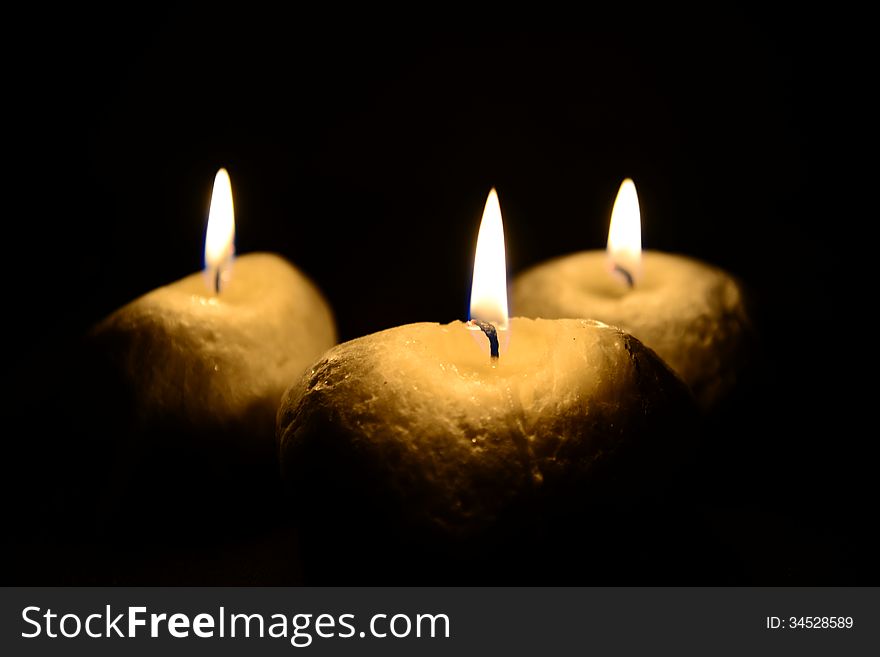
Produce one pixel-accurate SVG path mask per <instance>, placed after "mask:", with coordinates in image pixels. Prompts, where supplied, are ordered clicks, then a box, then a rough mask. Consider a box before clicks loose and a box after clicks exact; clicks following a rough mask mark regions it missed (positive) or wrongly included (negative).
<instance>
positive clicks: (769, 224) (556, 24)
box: [2, 4, 878, 585]
mask: <svg viewBox="0 0 880 657" xmlns="http://www.w3.org/2000/svg"><path fill="white" fill-rule="evenodd" d="M542 7H543V8H542V9H540V10H538V9H537V8H530V9H529V10H528V11H527V12H522V13H519V14H517V13H516V12H513V13H511V10H510V8H505V9H503V10H502V9H492V10H490V9H489V8H486V7H477V6H470V7H468V8H467V9H460V8H453V7H452V6H447V5H443V6H440V5H437V6H430V7H428V6H425V7H421V8H419V9H418V10H416V9H415V8H411V9H407V10H400V11H398V10H394V11H392V10H390V9H388V10H385V9H380V8H375V7H371V8H369V9H368V10H366V9H361V10H360V11H359V12H356V13H352V12H350V11H347V10H343V9H342V8H327V9H326V10H316V9H313V8H312V9H308V10H306V9H291V10H289V11H288V12H285V13H278V12H277V11H271V10H268V9H263V8H260V7H259V6H257V5H251V4H248V5H247V7H245V6H244V5H242V6H238V7H220V6H216V5H214V6H210V7H197V6H190V5H185V6H177V7H166V6H162V5H157V4H151V5H150V7H149V8H146V7H144V8H142V9H140V10H137V9H132V8H130V9H127V10H126V11H125V12H122V13H120V12H118V11H117V12H114V11H109V12H104V11H99V10H96V9H82V8H77V9H76V10H70V9H67V10H64V11H58V10H52V11H48V10H47V11H45V12H40V13H36V12H35V13H33V14H16V15H9V16H8V17H7V21H6V31H7V32H8V38H7V39H6V40H5V45H4V50H5V51H6V52H4V64H3V69H4V82H3V84H4V94H3V98H4V100H3V104H4V107H5V110H6V113H7V119H6V120H5V126H4V130H3V132H4V135H5V140H4V141H5V149H4V150H5V154H4V159H5V161H6V166H5V169H6V174H5V176H4V185H3V190H4V199H3V207H4V208H5V210H4V213H3V214H4V221H3V223H2V225H3V230H4V244H5V245H6V249H5V251H6V253H5V261H4V264H3V282H4V283H5V285H4V301H5V303H4V311H3V319H4V322H3V323H4V326H5V329H6V330H5V331H4V333H5V337H4V340H5V342H6V344H7V345H8V347H9V348H8V349H7V354H6V358H5V364H4V368H3V375H4V379H3V380H4V393H3V397H4V402H5V403H6V404H8V406H7V409H6V410H5V411H4V413H5V416H6V418H7V422H8V424H7V429H6V430H5V431H4V439H3V440H4V443H5V445H6V450H5V454H4V458H3V461H2V463H3V465H2V467H3V469H4V481H5V484H6V485H7V486H8V491H7V492H6V496H5V504H6V507H7V511H8V513H7V517H8V520H7V523H6V525H7V528H8V531H7V532H5V533H6V537H7V538H6V541H7V547H8V548H11V555H12V556H11V557H9V558H8V559H7V564H6V565H7V566H9V572H8V574H7V576H6V579H7V580H9V581H11V582H14V583H22V584H69V583H123V584H125V583H146V584H150V583H166V584H168V583H171V584H174V583H205V582H207V583H224V584H236V583H258V584H267V583H268V584H272V583H291V582H293V583H296V582H297V581H298V577H299V575H298V573H297V571H296V568H295V567H292V566H289V565H287V564H286V561H285V555H286V554H288V551H289V550H294V548H291V547H290V545H291V541H293V542H295V539H294V538H291V537H290V536H289V535H288V534H285V533H284V532H283V531H282V532H280V533H277V532H276V533H273V532H269V533H268V535H267V536H261V537H258V538H256V539H253V540H251V541H250V542H244V543H241V542H239V543H235V545H234V546H233V547H232V548H228V549H227V548H223V547H217V546H216V545H214V544H212V545H208V546H205V545H203V546H198V545H196V546H195V547H187V548H186V549H182V553H181V554H183V556H181V554H174V555H173V556H169V554H170V553H173V552H174V550H171V551H170V552H168V551H166V552H156V553H150V552H149V551H145V552H142V553H138V554H137V555H136V556H134V557H132V556H130V554H129V553H128V552H125V554H122V556H120V555H121V553H120V552H119V551H117V550H116V549H115V548H110V547H108V546H107V544H106V542H105V541H102V540H101V538H100V536H98V535H96V534H94V533H93V532H92V530H91V529H90V528H91V524H90V523H91V520H90V519H88V518H85V517H84V516H85V515H87V513H90V512H91V511H89V512H86V511H85V510H83V509H79V508H77V506H76V504H77V499H78V498H77V496H76V489H77V468H78V467H79V464H78V463H77V462H76V459H75V458H71V454H74V455H75V449H74V450H72V449H71V446H70V441H75V440H76V432H75V431H74V430H72V428H71V427H70V426H69V421H68V417H67V415H66V411H65V400H66V399H67V398H68V397H69V395H70V394H71V391H72V390H74V389H75V388H76V387H77V385H78V372H77V371H76V368H75V366H73V365H72V364H71V362H70V360H69V358H68V356H69V353H70V351H71V350H73V349H75V345H76V344H77V341H78V340H79V339H80V336H81V335H82V333H83V332H84V331H85V330H87V329H88V327H89V326H91V325H92V324H94V323H95V322H96V321H97V320H99V319H100V318H101V317H103V316H104V315H106V314H107V313H109V312H110V311H112V310H113V309H114V308H116V307H118V306H120V305H122V304H123V303H125V302H127V301H129V300H131V299H133V298H135V297H136V296H138V295H140V294H142V293H144V292H146V291H148V290H150V289H152V288H155V287H157V286H159V285H161V284H164V283H168V282H171V281H173V280H176V279H178V278H180V277H182V276H184V275H187V274H189V273H191V272H193V271H195V270H197V269H198V268H199V267H200V266H201V257H202V256H201V249H202V239H203V232H204V222H205V219H206V213H207V207H208V200H209V197H210V190H211V184H212V180H213V176H214V173H215V172H216V170H217V168H219V167H221V166H225V167H227V169H228V170H229V172H230V175H231V178H232V184H233V192H234V196H235V204H236V223H237V239H236V242H237V250H238V252H240V253H246V252H251V251H256V250H268V251H274V252H278V253H280V254H282V255H284V256H286V257H287V258H289V259H290V260H291V261H292V262H294V263H295V264H296V265H297V266H298V267H300V268H301V269H302V270H304V271H305V272H306V273H308V274H309V275H310V276H311V277H312V278H313V280H314V281H315V282H316V283H317V284H318V286H319V287H320V288H321V289H322V290H323V291H324V293H325V295H326V297H327V299H328V300H329V302H330V304H331V305H332V307H333V310H334V313H335V315H336V318H337V322H338V327H339V331H340V336H341V339H350V338H354V337H357V336H360V335H364V334H367V333H370V332H373V331H376V330H380V329H384V328H388V327H391V326H395V325H398V324H403V323H407V322H413V321H439V322H448V321H451V320H454V319H463V318H465V317H466V303H467V295H468V291H469V284H470V274H471V260H472V256H473V246H474V242H475V237H476V231H477V226H478V221H479V217H480V214H481V211H482V207H483V203H484V201H485V197H486V194H487V192H488V190H489V188H490V187H492V186H496V187H497V189H498V192H499V195H500V198H501V205H502V211H503V213H504V220H505V230H506V238H507V247H508V267H509V270H510V273H511V275H513V274H515V273H517V272H518V271H521V270H522V269H524V268H526V267H527V266H529V265H531V264H534V263H537V262H540V261H542V260H544V259H547V258H550V257H554V256H557V255H561V254H564V253H568V252H571V251H576V250H581V249H591V248H601V247H602V246H603V245H604V241H605V234H606V231H607V221H608V217H609V213H610V209H611V205H612V203H613V200H614V195H615V193H616V191H617V187H618V185H619V184H620V181H621V180H622V178H623V177H626V176H630V177H632V178H634V180H635V181H636V184H637V185H638V190H639V195H640V200H641V206H642V213H643V243H644V244H645V246H646V247H648V248H653V249H659V250H665V251H674V252H680V253H685V254H688V255H691V256H694V257H697V258H701V259H703V260H706V261H708V262H711V263H714V264H716V265H719V266H722V267H724V268H725V269H727V270H728V271H730V272H731V273H733V274H735V275H736V276H738V277H740V278H741V280H742V281H743V283H744V284H745V286H746V288H747V289H748V290H749V291H750V294H751V297H752V300H753V302H754V307H755V316H756V322H757V326H758V327H759V329H760V334H761V336H762V344H761V352H760V356H759V358H758V361H757V366H756V368H755V370H754V375H753V378H752V379H751V380H750V381H749V387H748V389H747V390H743V391H740V392H741V399H739V400H738V402H737V403H739V404H740V405H739V406H737V407H735V408H734V409H732V410H729V411H728V413H727V414H726V415H724V416H723V417H721V418H718V419H716V421H715V425H714V428H713V431H714V433H712V432H710V435H709V436H708V440H707V441H706V444H705V445H704V447H703V450H702V451H701V453H700V457H699V461H698V463H697V465H696V467H695V469H694V472H693V473H692V475H691V477H690V478H689V479H688V480H687V481H688V486H689V487H690V489H689V490H690V493H689V495H690V500H691V502H692V513H691V515H689V516H688V517H689V518H690V519H691V520H690V523H689V526H688V529H687V532H688V536H689V537H695V539H696V540H697V544H696V547H695V546H694V544H693V542H691V541H690V540H688V542H689V544H690V547H691V549H692V550H693V551H694V556H693V562H694V563H695V564H696V566H695V567H694V568H692V569H689V570H687V571H686V572H685V575H684V576H683V578H684V579H686V580H687V581H679V580H678V579H676V577H677V576H678V573H679V572H680V571H678V570H675V571H669V572H665V571H663V569H662V567H661V568H659V569H658V570H657V572H656V576H654V577H647V578H646V577H644V573H642V574H641V575H640V577H641V579H638V580H637V581H630V580H631V579H632V578H631V577H629V576H628V575H627V573H626V571H625V570H618V571H612V573H611V574H609V575H608V576H607V577H605V579H604V580H603V581H602V582H601V583H606V584H641V583H649V584H652V583H663V584H679V583H681V584H730V583H733V584H770V585H775V584H796V585H800V584H856V585H864V584H877V581H878V580H877V576H876V569H875V566H874V563H873V557H871V556H870V555H872V554H874V552H873V550H874V547H875V546H874V542H873V539H874V535H873V534H874V531H875V528H874V526H875V524H876V508H875V490H874V484H873V482H872V473H871V470H872V468H871V458H870V457H871V451H872V449H869V447H870V446H871V442H872V441H873V440H875V434H876V430H875V429H873V428H871V426H870V425H869V424H866V423H865V422H866V418H867V417H868V414H867V413H865V409H867V408H870V406H869V404H870V403H871V400H870V398H871V395H872V392H873V387H872V386H871V385H870V384H864V383H862V380H861V379H860V378H859V374H860V373H862V375H864V374H865V372H868V373H867V377H868V379H869V380H870V377H871V375H870V373H869V372H870V365H869V364H868V363H869V359H870V358H871V351H872V348H871V344H872V340H871V336H870V332H871V330H872V329H873V326H872V325H871V324H870V323H869V322H868V317H867V313H866V309H867V308H868V307H870V305H871V304H872V303H873V301H872V297H871V296H870V295H868V294H864V293H863V292H862V290H861V288H862V287H863V284H864V282H865V278H866V273H865V271H864V270H865V269H867V267H866V264H867V263H868V262H869V260H868V259H866V258H865V257H864V256H862V255H860V253H861V250H860V249H859V248H858V246H857V245H858V244H863V243H865V242H866V240H867V237H866V236H863V234H862V233H861V232H860V231H862V230H864V229H865V227H866V226H867V225H869V224H870V223H872V222H871V221H870V216H871V215H870V212H871V210H872V209H873V208H872V207H871V200H870V192H869V191H868V189H865V188H864V187H862V185H863V184H864V182H865V180H866V176H864V173H863V171H865V169H864V168H863V165H862V162H863V160H864V158H865V157H866V152H867V154H868V157H871V155H870V151H869V150H868V148H867V146H866V145H864V144H863V140H864V138H865V133H864V130H863V128H862V126H863V125H864V124H863V119H864V118H865V115H866V110H864V109H863V108H864V104H863V98H862V96H863V95H864V93H865V92H864V86H865V84H866V81H865V78H864V73H865V68H866V66H865V61H866V60H865V58H866V50H867V47H866V46H864V45H863V42H862V41H860V40H859V39H858V38H856V36H855V32H854V31H853V28H854V27H855V26H856V25H858V24H859V23H860V18H859V17H858V16H855V15H853V16H846V17H843V16H828V15H822V14H815V15H810V14H802V13H801V14H798V15H796V16H794V15H790V14H784V13H782V12H778V13H774V12H772V11H771V12H768V11H767V10H766V9H765V10H762V11H753V10H749V9H746V8H742V7H737V6H728V7H726V8H723V9H702V10H700V12H698V13H692V12H684V11H677V10H674V9H669V8H663V9H657V8H655V9H653V10H648V11H645V10H643V9H638V8H635V7H631V8H629V9H621V10H619V11H618V10H607V9H606V10H603V11H598V10H596V9H594V8H592V7H582V8H580V9H579V10H578V11H577V12H571V13H568V12H566V11H562V10H555V9H551V8H550V7H549V6H542ZM513 310H514V314H515V309H513ZM180 512H181V513H186V512H187V510H186V509H181V510H180ZM679 530H680V527H677V526H673V527H672V528H671V529H670V532H672V533H675V532H677V531H679ZM656 540H657V541H658V542H664V541H666V542H669V541H670V540H672V542H673V544H675V540H674V538H672V539H671V538H670V537H669V536H665V535H663V534H662V532H661V533H660V534H659V535H658V536H657V537H656ZM647 549H650V547H648V548H647ZM279 564H280V565H279ZM415 579H418V578H415ZM598 579H600V580H602V578H601V577H599V578H598ZM380 583H381V582H380ZM507 583H510V584H515V583H520V582H518V581H517V579H516V576H515V574H512V575H511V581H510V582H507ZM548 583H550V582H548ZM571 583H584V582H571Z"/></svg>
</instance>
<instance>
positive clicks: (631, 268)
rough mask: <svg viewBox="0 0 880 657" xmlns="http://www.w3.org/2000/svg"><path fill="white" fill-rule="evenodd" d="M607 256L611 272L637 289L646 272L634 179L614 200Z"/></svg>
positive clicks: (628, 179)
mask: <svg viewBox="0 0 880 657" xmlns="http://www.w3.org/2000/svg"><path fill="white" fill-rule="evenodd" d="M607 253H608V265H609V268H610V269H611V272H612V273H613V274H614V275H615V276H616V277H617V278H619V279H620V280H622V281H623V282H624V283H626V284H627V285H628V286H629V287H633V286H635V285H636V284H637V283H638V281H639V278H640V277H641V273H642V219H641V212H640V210H639V196H638V194H637V193H636V184H635V183H634V182H633V181H632V179H630V178H626V179H625V180H624V181H623V182H622V183H621V184H620V190H619V191H618V192H617V198H616V199H615V200H614V209H613V210H611V225H610V227H609V228H608V249H607Z"/></svg>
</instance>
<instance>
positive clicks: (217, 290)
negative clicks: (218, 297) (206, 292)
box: [214, 267, 220, 294]
mask: <svg viewBox="0 0 880 657" xmlns="http://www.w3.org/2000/svg"><path fill="white" fill-rule="evenodd" d="M214 293H215V294H220V267H217V268H215V269H214Z"/></svg>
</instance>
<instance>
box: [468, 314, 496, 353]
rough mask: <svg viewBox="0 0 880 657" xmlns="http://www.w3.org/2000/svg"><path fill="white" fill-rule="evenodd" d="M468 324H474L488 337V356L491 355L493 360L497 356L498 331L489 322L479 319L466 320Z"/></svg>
mask: <svg viewBox="0 0 880 657" xmlns="http://www.w3.org/2000/svg"><path fill="white" fill-rule="evenodd" d="M468 324H470V325H472V326H476V327H477V328H479V329H480V330H481V331H482V332H483V333H485V334H486V337H487V338H489V356H491V357H492V359H493V360H495V359H497V358H498V331H497V330H495V326H494V325H492V324H490V323H489V322H484V321H482V320H479V319H472V320H470V321H469V322H468Z"/></svg>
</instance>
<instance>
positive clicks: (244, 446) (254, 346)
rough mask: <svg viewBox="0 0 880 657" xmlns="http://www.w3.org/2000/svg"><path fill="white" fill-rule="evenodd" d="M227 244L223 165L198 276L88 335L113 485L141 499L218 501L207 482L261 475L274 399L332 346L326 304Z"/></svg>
mask: <svg viewBox="0 0 880 657" xmlns="http://www.w3.org/2000/svg"><path fill="white" fill-rule="evenodd" d="M233 243H234V213H233V201H232V191H231V185H230V181H229V176H228V174H227V173H226V171H225V170H224V169H221V170H220V171H219V172H218V173H217V175H216V178H215V181H214V189H213V194H212V199H211V207H210V212H209V220H208V227H207V233H206V239H205V265H206V266H205V270H204V271H203V272H197V273H194V274H192V275H190V276H187V277H185V278H183V279H181V280H179V281H176V282H174V283H171V284H169V285H166V286H163V287H160V288H158V289H155V290H153V291H151V292H149V293H147V294H145V295H144V296H142V297H140V298H138V299H136V300H134V301H132V302H131V303H129V304H127V305H125V306H124V307H122V308H120V309H118V310H117V311H115V312H114V313H112V314H111V315H110V316H109V317H107V318H106V319H104V320H103V321H102V322H100V323H99V324H98V325H97V326H96V327H95V328H94V329H93V331H92V332H91V334H90V336H89V347H90V354H92V355H93V358H94V364H95V365H96V366H97V369H98V372H97V374H96V377H97V378H98V379H99V381H100V383H101V393H100V394H96V397H97V398H96V399H95V400H94V401H93V406H94V407H95V408H97V409H98V412H99V414H100V415H102V416H105V415H106V416H111V415H112V416H113V418H114V419H113V421H114V422H116V423H117V424H115V425H114V426H111V427H109V428H108V429H107V431H108V432H109V433H110V434H111V440H115V441H117V442H118V443H124V444H117V445H116V446H115V447H116V449H117V450H118V451H119V457H118V459H117V462H116V463H115V465H114V467H115V468H116V469H118V470H121V471H122V474H119V475H118V479H119V485H121V486H124V487H125V488H127V489H131V488H136V487H138V486H145V491H144V495H145V497H147V498H149V497H150V496H151V495H160V494H161V492H162V490H163V489H164V488H166V487H169V488H175V487H176V486H178V485H180V486H183V487H184V488H186V489H187V494H190V493H191V494H194V495H198V496H200V498H201V499H203V500H206V501H207V500H216V499H217V497H216V494H217V493H218V491H216V490H211V489H210V488H205V487H204V484H205V482H206V480H209V481H210V482H212V483H211V484H210V485H211V486H217V485H218V481H222V482H225V484H228V483H229V482H230V481H234V482H235V483H236V484H239V485H241V484H242V483H243V482H242V478H244V479H247V480H252V479H254V478H261V477H262V478H266V479H270V478H271V476H272V475H273V474H275V473H276V472H277V455H276V452H275V441H274V428H275V414H276V412H277V409H278V403H279V401H280V399H281V395H282V393H283V392H284V390H285V388H286V387H287V385H288V384H289V382H290V380H291V379H292V378H294V377H297V376H299V375H300V374H301V373H302V372H303V371H304V370H305V368H306V367H307V366H308V365H309V364H310V363H311V362H313V361H314V359H315V358H317V357H318V356H319V355H320V354H321V353H322V352H323V351H324V350H326V349H327V348H328V347H330V346H332V345H333V344H335V341H336V333H335V327H334V322H333V318H332V315H331V312H330V309H329V307H328V305H327V302H326V301H325V300H324V298H323V297H322V295H321V293H320V292H319V291H318V289H317V288H316V287H315V285H314V284H313V283H312V282H311V281H310V280H309V279H308V278H307V277H306V276H305V275H304V274H303V273H301V272H300V271H298V270H297V269H296V268H295V267H293V266H292V265H291V264H290V263H289V262H287V261H286V260H284V259H283V258H281V257H280V256H278V255H274V254H271V253H251V254H247V255H243V256H241V257H238V258H233V252H234V246H233ZM172 473H173V474H172ZM145 479H148V480H149V481H146V482H145V481H144V480H145ZM172 480H173V481H172ZM136 482H137V483H136ZM245 492H246V491H243V490H240V489H238V490H237V491H236V492H234V493H233V494H237V495H240V494H242V493H245ZM180 501H181V500H178V502H180Z"/></svg>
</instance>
